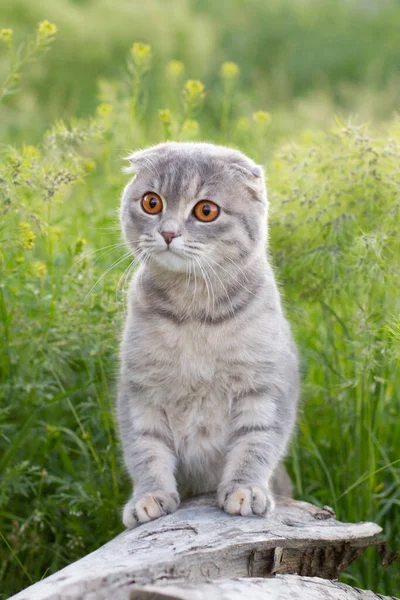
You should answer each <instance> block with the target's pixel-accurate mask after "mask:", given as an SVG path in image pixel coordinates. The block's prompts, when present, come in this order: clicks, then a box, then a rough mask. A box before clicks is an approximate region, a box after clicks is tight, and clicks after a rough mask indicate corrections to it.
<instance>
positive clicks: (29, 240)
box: [18, 222, 35, 249]
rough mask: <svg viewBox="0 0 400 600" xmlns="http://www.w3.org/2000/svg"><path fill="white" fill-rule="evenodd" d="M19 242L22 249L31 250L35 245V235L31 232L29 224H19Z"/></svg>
mask: <svg viewBox="0 0 400 600" xmlns="http://www.w3.org/2000/svg"><path fill="white" fill-rule="evenodd" d="M18 229H19V232H20V242H21V245H22V247H23V248H26V249H31V248H33V247H34V245H35V234H34V233H33V231H31V228H30V225H29V223H23V222H21V223H19V225H18Z"/></svg>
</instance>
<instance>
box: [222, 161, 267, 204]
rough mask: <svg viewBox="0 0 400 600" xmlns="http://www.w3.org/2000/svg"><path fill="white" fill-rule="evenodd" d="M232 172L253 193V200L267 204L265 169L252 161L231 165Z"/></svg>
mask: <svg viewBox="0 0 400 600" xmlns="http://www.w3.org/2000/svg"><path fill="white" fill-rule="evenodd" d="M230 169H231V172H232V173H233V174H234V175H235V176H237V177H238V179H240V182H241V183H242V184H243V185H244V186H245V187H246V188H247V189H248V190H249V192H251V196H252V198H254V199H255V200H258V201H259V202H262V203H263V204H264V203H265V202H267V191H266V187H265V176H264V169H263V168H262V167H261V166H260V165H256V164H255V163H253V162H252V161H250V160H248V161H246V162H244V161H243V162H241V163H240V164H238V163H237V162H235V163H232V164H231V165H230Z"/></svg>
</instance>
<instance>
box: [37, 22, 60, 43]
mask: <svg viewBox="0 0 400 600" xmlns="http://www.w3.org/2000/svg"><path fill="white" fill-rule="evenodd" d="M37 33H38V36H39V38H41V39H46V38H51V37H53V36H54V35H55V34H56V33H57V26H56V25H54V23H50V21H48V20H47V19H45V20H44V21H40V23H39V25H38V28H37Z"/></svg>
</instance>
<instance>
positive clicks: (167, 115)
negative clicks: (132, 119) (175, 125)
mask: <svg viewBox="0 0 400 600" xmlns="http://www.w3.org/2000/svg"><path fill="white" fill-rule="evenodd" d="M158 116H159V117H160V121H161V123H163V124H164V125H171V123H172V113H171V111H170V110H169V108H163V109H162V110H159V111H158Z"/></svg>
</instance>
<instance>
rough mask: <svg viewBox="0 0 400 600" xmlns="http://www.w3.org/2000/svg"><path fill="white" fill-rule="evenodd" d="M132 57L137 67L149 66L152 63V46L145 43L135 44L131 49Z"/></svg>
mask: <svg viewBox="0 0 400 600" xmlns="http://www.w3.org/2000/svg"><path fill="white" fill-rule="evenodd" d="M131 56H132V58H133V60H134V62H135V64H137V65H148V64H149V63H150V61H151V46H149V44H143V42H135V43H134V44H133V46H132V48H131Z"/></svg>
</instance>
